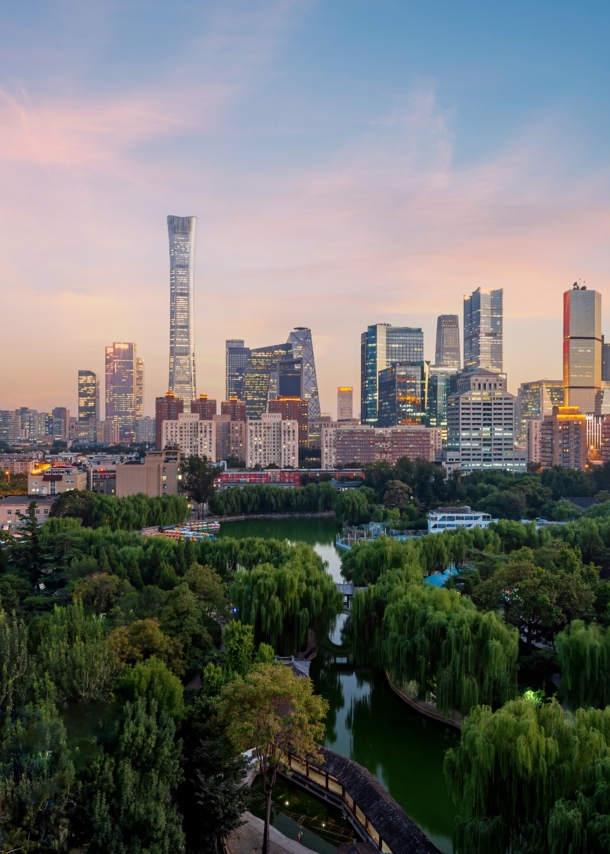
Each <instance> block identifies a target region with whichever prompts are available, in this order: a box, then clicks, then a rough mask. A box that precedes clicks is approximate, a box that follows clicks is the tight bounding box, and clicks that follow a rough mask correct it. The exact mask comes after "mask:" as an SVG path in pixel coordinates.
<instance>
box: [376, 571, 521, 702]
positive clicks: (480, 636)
mask: <svg viewBox="0 0 610 854" xmlns="http://www.w3.org/2000/svg"><path fill="white" fill-rule="evenodd" d="M383 644H384V653H385V663H386V666H387V667H388V669H389V671H390V673H391V674H392V675H394V676H395V677H396V678H397V679H398V680H400V681H402V682H403V683H404V682H415V683H417V690H418V695H419V696H420V697H421V698H422V699H423V698H425V697H426V695H427V694H429V693H433V694H435V697H436V703H437V705H438V706H439V708H441V709H443V711H445V712H447V711H450V710H455V711H458V712H461V713H462V714H466V713H468V711H469V710H470V709H471V707H472V706H476V705H478V704H479V703H486V704H488V705H490V706H494V707H497V706H500V705H502V703H504V702H506V701H507V700H509V699H512V698H513V697H514V696H515V695H516V692H517V656H518V637H517V632H516V631H515V630H514V629H512V628H510V627H508V626H506V625H504V623H503V622H502V620H501V619H500V618H499V617H498V616H497V615H496V614H495V613H492V612H487V613H485V612H481V611H478V610H477V608H476V607H475V606H474V605H473V603H472V602H470V601H469V600H468V599H465V598H463V597H461V596H460V595H459V594H458V593H456V592H455V591H453V590H445V589H439V588H434V587H433V588H428V587H415V586H411V587H409V588H408V589H407V590H406V592H405V594H404V595H403V596H402V597H401V598H400V599H398V600H397V601H394V602H392V603H390V604H389V605H388V607H387V608H386V611H385V615H384V620H383Z"/></svg>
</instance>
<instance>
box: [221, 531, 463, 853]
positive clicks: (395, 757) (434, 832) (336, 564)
mask: <svg viewBox="0 0 610 854" xmlns="http://www.w3.org/2000/svg"><path fill="white" fill-rule="evenodd" d="M336 533H337V526H336V523H335V522H334V520H332V519H330V520H326V519H295V520H278V521H271V520H265V521H262V520H261V521H251V522H231V523H226V524H223V525H222V529H221V531H220V536H230V537H238V538H239V537H253V536H258V537H275V538H277V539H281V540H283V539H288V540H290V541H291V542H296V541H301V542H305V543H308V544H309V545H311V546H312V547H313V548H314V549H315V550H316V552H318V554H320V555H321V557H322V558H323V559H324V560H325V561H327V562H328V569H329V572H330V573H331V575H332V576H333V578H334V579H335V581H342V580H344V579H342V577H341V552H340V551H339V550H338V549H336V548H335V545H334V542H335V536H336ZM346 619H347V618H346V617H345V616H343V615H340V616H339V617H338V618H337V625H336V627H335V630H334V632H333V634H332V636H331V639H332V640H333V641H334V642H335V643H337V644H340V643H341V628H342V625H343V624H344V621H345V620H346ZM311 676H312V679H313V681H314V685H315V688H316V691H317V692H318V693H320V694H321V695H322V696H323V697H325V698H326V699H327V700H328V701H329V704H330V712H329V715H328V718H327V724H326V741H325V745H326V746H327V747H329V748H330V749H331V750H334V751H335V752H336V753H339V754H341V755H342V756H347V757H348V758H350V759H354V760H355V761H356V762H358V763H360V765H363V766H364V767H365V768H368V770H369V771H370V772H371V773H372V774H373V775H374V776H375V777H376V778H377V779H378V780H379V782H380V783H381V784H382V785H383V786H384V787H385V788H386V789H387V791H388V792H389V793H390V794H391V795H392V797H393V798H394V799H395V800H396V801H397V802H398V803H399V804H400V805H401V807H402V808H403V809H404V810H405V811H406V812H407V813H408V814H409V815H410V817H411V818H412V819H413V821H415V822H416V823H417V824H418V825H419V827H421V829H422V830H423V831H424V833H426V834H427V836H428V837H429V838H430V839H431V840H432V841H433V842H434V844H435V845H436V846H437V847H438V848H439V849H440V850H441V851H442V852H444V854H453V845H452V841H451V839H452V831H453V824H454V818H455V807H454V804H453V801H452V800H451V798H450V797H449V793H448V791H447V786H446V784H445V779H444V777H443V755H444V752H445V751H446V750H447V749H448V748H449V747H453V746H454V745H456V744H457V743H458V740H459V733H458V731H457V730H455V729H453V728H450V727H446V726H443V725H442V724H439V723H437V722H436V721H431V720H429V719H428V718H426V717H424V716H423V715H420V714H419V713H417V712H414V711H412V710H411V709H410V708H409V707H408V706H407V705H406V704H405V703H404V702H403V701H402V700H400V699H399V698H398V697H397V696H396V695H395V694H394V693H393V692H392V691H391V690H390V689H389V688H388V686H387V683H386V681H385V678H384V676H383V674H381V673H379V672H378V671H375V670H369V669H362V668H354V666H353V665H352V664H351V663H350V658H349V656H347V655H341V654H337V655H334V656H333V655H332V654H330V653H327V652H325V651H321V652H319V653H318V656H317V657H316V658H315V659H314V661H313V662H312V666H311Z"/></svg>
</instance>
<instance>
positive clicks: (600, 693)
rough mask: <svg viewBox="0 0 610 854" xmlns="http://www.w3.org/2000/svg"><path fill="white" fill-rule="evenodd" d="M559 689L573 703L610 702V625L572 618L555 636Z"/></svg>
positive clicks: (596, 703) (582, 704) (598, 706)
mask: <svg viewBox="0 0 610 854" xmlns="http://www.w3.org/2000/svg"><path fill="white" fill-rule="evenodd" d="M555 646H556V647H557V656H558V658H559V664H560V666H561V689H562V693H563V694H564V695H565V697H566V698H567V700H568V701H569V702H570V703H572V704H573V705H574V706H596V707H597V708H602V709H603V708H604V707H605V706H607V705H610V629H608V628H605V629H604V628H603V627H601V626H597V625H595V624H594V623H593V624H591V625H586V624H585V623H584V622H583V621H582V620H574V622H573V623H571V624H570V625H569V626H566V628H565V629H564V630H563V631H562V632H560V633H559V634H558V635H557V637H556V638H555Z"/></svg>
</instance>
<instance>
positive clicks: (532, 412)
mask: <svg viewBox="0 0 610 854" xmlns="http://www.w3.org/2000/svg"><path fill="white" fill-rule="evenodd" d="M554 406H563V382H562V380H535V381H534V382H529V383H521V385H520V387H519V391H518V392H517V430H516V436H515V439H516V441H517V443H518V444H523V443H524V442H525V441H526V436H527V422H528V420H529V419H531V418H535V419H539V418H543V417H544V416H545V415H551V414H552V412H553V407H554Z"/></svg>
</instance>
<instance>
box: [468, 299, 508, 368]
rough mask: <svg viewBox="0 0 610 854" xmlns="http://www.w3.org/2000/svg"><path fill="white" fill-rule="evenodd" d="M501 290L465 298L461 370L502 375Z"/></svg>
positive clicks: (502, 311) (502, 310)
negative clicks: (462, 364) (478, 370)
mask: <svg viewBox="0 0 610 854" xmlns="http://www.w3.org/2000/svg"><path fill="white" fill-rule="evenodd" d="M503 313H504V309H503V289H502V288H499V289H498V290H496V291H482V290H481V288H477V289H476V291H474V292H473V293H472V294H471V295H470V296H469V297H464V370H467V371H470V370H475V369H478V368H483V369H485V370H486V371H496V372H497V373H502V371H503V359H504V356H503V334H504V332H503V325H504V324H503Z"/></svg>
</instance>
